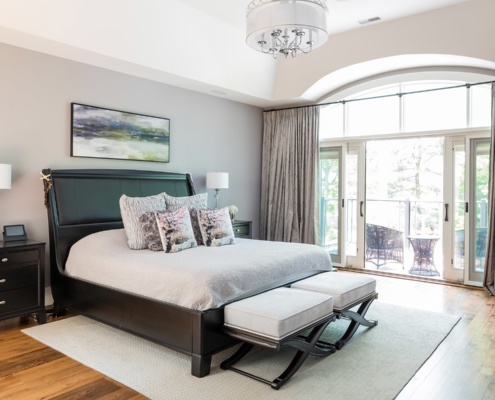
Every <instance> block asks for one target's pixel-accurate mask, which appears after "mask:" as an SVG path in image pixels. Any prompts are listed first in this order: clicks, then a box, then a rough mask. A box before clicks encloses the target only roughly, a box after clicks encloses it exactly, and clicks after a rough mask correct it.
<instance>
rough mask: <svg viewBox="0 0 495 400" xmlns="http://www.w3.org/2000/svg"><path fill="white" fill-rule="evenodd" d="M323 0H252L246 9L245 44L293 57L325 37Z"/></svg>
mask: <svg viewBox="0 0 495 400" xmlns="http://www.w3.org/2000/svg"><path fill="white" fill-rule="evenodd" d="M327 16H328V8H327V2H326V0H254V1H252V2H251V3H250V4H249V6H248V8H247V11H246V43H247V44H248V46H250V47H252V48H253V49H255V50H258V51H261V52H262V53H266V54H271V55H272V56H273V58H277V56H278V55H279V54H283V55H284V56H285V57H287V56H288V55H289V54H290V55H291V56H292V57H295V56H296V54H297V53H298V52H302V53H305V54H307V53H309V52H310V51H311V50H313V49H316V48H317V47H320V46H322V45H323V44H324V43H325V42H326V41H327V38H328V27H327Z"/></svg>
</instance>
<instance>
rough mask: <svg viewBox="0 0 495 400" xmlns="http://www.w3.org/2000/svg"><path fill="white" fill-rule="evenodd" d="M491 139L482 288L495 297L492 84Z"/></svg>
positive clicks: (494, 113) (494, 99) (494, 106)
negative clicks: (486, 231) (486, 232)
mask: <svg viewBox="0 0 495 400" xmlns="http://www.w3.org/2000/svg"><path fill="white" fill-rule="evenodd" d="M491 136H492V138H491V143H490V164H489V165H490V167H489V168H490V174H489V179H488V237H487V248H486V257H485V273H484V275H483V287H484V288H485V290H486V292H487V293H488V294H490V295H492V296H493V295H495V83H492V135H491Z"/></svg>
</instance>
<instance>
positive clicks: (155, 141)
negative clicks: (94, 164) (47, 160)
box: [70, 103, 170, 163]
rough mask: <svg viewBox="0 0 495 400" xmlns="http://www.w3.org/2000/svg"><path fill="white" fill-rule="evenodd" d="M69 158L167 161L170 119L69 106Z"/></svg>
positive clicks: (75, 105) (92, 107) (89, 107)
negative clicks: (70, 111)
mask: <svg viewBox="0 0 495 400" xmlns="http://www.w3.org/2000/svg"><path fill="white" fill-rule="evenodd" d="M71 106H72V118H71V154H70V155H71V156H72V157H92V158H115V159H119V160H138V161H156V162H163V163H168V162H169V161H170V119H168V118H161V117H153V116H150V115H140V114H135V113H131V112H125V111H117V110H110V109H106V108H100V107H94V106H88V105H85V104H78V103H72V104H71Z"/></svg>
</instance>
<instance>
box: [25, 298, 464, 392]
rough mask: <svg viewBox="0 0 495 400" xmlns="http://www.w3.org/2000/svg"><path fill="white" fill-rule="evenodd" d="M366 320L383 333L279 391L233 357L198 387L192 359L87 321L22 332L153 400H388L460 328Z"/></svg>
mask: <svg viewBox="0 0 495 400" xmlns="http://www.w3.org/2000/svg"><path fill="white" fill-rule="evenodd" d="M367 317H369V318H371V319H376V320H378V321H379V322H378V325H377V326H376V327H374V328H372V329H368V328H362V327H361V328H360V329H359V330H358V332H357V333H356V335H355V336H354V337H353V339H352V340H351V341H350V342H349V343H348V344H347V345H346V346H345V347H344V348H343V349H342V350H340V351H337V352H336V353H335V354H332V355H330V356H328V357H324V358H317V357H312V356H310V357H308V359H307V360H306V362H305V364H304V365H303V366H302V367H301V369H300V370H299V371H298V372H297V373H296V375H295V376H294V377H293V378H292V379H291V380H290V381H289V382H288V383H287V384H286V385H285V386H283V387H282V388H281V389H280V390H279V391H275V390H273V389H271V388H270V387H269V386H267V385H264V384H262V383H260V382H257V381H254V380H252V379H249V378H247V377H244V376H242V375H240V374H237V373H235V372H232V371H223V370H221V369H220V367H219V364H220V362H221V361H223V360H224V359H225V358H227V357H228V356H229V355H230V354H231V353H232V351H231V350H228V351H226V352H223V353H220V354H219V355H217V356H215V357H214V359H213V363H212V368H211V374H210V375H208V376H207V377H205V378H201V379H200V378H195V377H193V376H191V375H190V357H189V356H186V355H184V354H181V353H178V352H176V351H173V350H170V349H167V348H165V347H162V346H160V345H157V344H155V343H151V342H149V341H146V340H144V339H140V338H138V337H136V336H133V335H131V334H128V333H125V332H122V331H119V330H117V329H114V328H111V327H108V326H106V325H104V324H101V323H99V322H95V321H93V320H90V319H88V318H85V317H82V316H77V317H72V318H68V319H64V320H60V321H57V322H51V323H48V324H45V325H40V326H36V327H32V328H28V329H25V330H23V332H24V333H26V334H27V335H29V336H31V337H33V338H34V339H36V340H38V341H40V342H42V343H44V344H46V345H48V346H50V347H52V348H54V349H56V350H58V351H60V352H62V353H64V354H65V355H67V356H69V357H71V358H73V359H75V360H77V361H79V362H81V363H83V364H85V365H87V366H89V367H91V368H93V369H95V370H97V371H99V372H101V373H103V374H105V375H107V376H109V377H111V378H112V379H115V380H117V381H119V382H121V383H123V384H124V385H126V386H128V387H130V388H132V389H134V390H136V391H137V392H139V393H141V394H143V395H145V396H147V397H149V398H151V399H167V400H168V399H250V400H251V399H256V400H262V399H296V398H298V399H336V400H347V399H352V400H354V399H355V400H358V399H374V400H386V399H393V398H394V397H396V396H397V394H398V393H399V392H400V391H401V389H402V388H403V387H404V386H405V385H406V384H407V382H408V381H409V380H410V379H411V378H412V377H413V375H414V374H415V372H416V371H417V370H418V369H419V368H420V367H421V365H423V363H424V362H425V361H426V360H427V359H428V357H429V356H430V355H431V354H432V353H433V351H434V350H435V349H436V348H437V346H438V345H439V344H440V343H441V342H442V341H443V340H444V339H445V337H446V336H447V335H448V334H449V332H450V331H451V329H452V328H453V327H454V326H455V324H456V323H457V322H458V320H459V317H454V316H451V315H447V314H439V313H432V312H425V311H421V310H415V309H410V308H403V307H397V306H393V305H390V304H382V303H380V302H379V301H376V302H374V303H373V304H372V306H371V308H370V310H369V311H368V314H367ZM343 323H344V322H341V321H340V322H339V321H338V322H337V323H333V324H330V325H329V328H327V331H328V335H329V336H332V334H333V333H334V332H336V331H338V330H339V329H343V328H344V326H343V325H342V324H343ZM345 323H347V322H345ZM339 324H340V326H339ZM292 355H293V350H290V349H289V350H283V351H280V352H278V353H276V352H271V351H267V350H258V351H256V352H254V353H253V354H252V355H250V356H248V357H249V359H248V357H246V360H242V362H239V363H238V364H236V366H238V367H239V368H241V369H246V370H248V369H249V370H250V371H251V372H255V373H257V374H260V375H262V376H264V377H265V378H268V379H273V378H275V377H276V376H278V375H279V374H280V373H281V372H282V371H283V370H284V369H285V367H286V366H287V365H288V361H289V360H290V358H291V357H292Z"/></svg>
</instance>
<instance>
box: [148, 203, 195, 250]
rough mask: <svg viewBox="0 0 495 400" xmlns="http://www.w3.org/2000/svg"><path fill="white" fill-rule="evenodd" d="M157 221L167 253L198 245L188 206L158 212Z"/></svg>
mask: <svg viewBox="0 0 495 400" xmlns="http://www.w3.org/2000/svg"><path fill="white" fill-rule="evenodd" d="M156 222H157V224H158V231H159V232H160V238H161V240H162V246H163V250H165V253H177V252H179V251H181V250H186V249H189V248H191V247H195V246H197V243H196V239H195V238H194V233H193V230H192V226H191V216H190V215H189V210H188V209H187V207H182V208H179V209H178V210H176V211H169V212H167V211H162V212H157V213H156Z"/></svg>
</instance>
